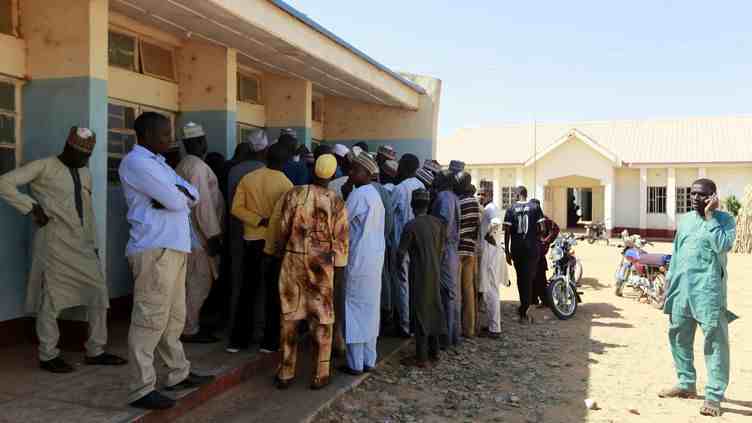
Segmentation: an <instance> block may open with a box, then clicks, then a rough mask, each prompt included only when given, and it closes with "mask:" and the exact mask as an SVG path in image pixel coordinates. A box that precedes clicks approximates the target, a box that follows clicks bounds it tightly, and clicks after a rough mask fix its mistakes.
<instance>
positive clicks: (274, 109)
mask: <svg viewBox="0 0 752 423" xmlns="http://www.w3.org/2000/svg"><path fill="white" fill-rule="evenodd" d="M312 96H313V87H312V85H311V82H310V81H305V80H302V79H295V78H287V77H284V76H279V75H273V74H264V103H265V104H266V124H267V126H269V127H273V128H282V127H306V128H310V127H311V99H312V98H313V97H312Z"/></svg>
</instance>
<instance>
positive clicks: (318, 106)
mask: <svg viewBox="0 0 752 423" xmlns="http://www.w3.org/2000/svg"><path fill="white" fill-rule="evenodd" d="M311 119H312V120H313V121H314V122H319V123H321V122H323V121H324V99H323V98H321V97H318V98H314V99H313V101H312V102H311Z"/></svg>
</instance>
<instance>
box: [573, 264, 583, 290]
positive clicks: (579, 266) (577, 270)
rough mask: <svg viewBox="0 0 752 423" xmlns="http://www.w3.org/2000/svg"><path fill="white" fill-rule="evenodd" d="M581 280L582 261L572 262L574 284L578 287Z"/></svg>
mask: <svg viewBox="0 0 752 423" xmlns="http://www.w3.org/2000/svg"><path fill="white" fill-rule="evenodd" d="M581 280H582V261H580V260H579V259H577V261H575V262H574V283H575V284H577V285H579V284H580V281H581Z"/></svg>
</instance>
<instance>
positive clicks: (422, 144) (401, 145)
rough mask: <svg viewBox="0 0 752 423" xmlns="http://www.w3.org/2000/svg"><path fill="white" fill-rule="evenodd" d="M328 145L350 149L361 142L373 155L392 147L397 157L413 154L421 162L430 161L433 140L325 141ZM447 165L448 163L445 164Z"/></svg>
mask: <svg viewBox="0 0 752 423" xmlns="http://www.w3.org/2000/svg"><path fill="white" fill-rule="evenodd" d="M324 142H325V143H327V144H331V145H334V144H343V145H345V146H347V147H348V148H350V147H352V146H353V145H355V144H357V143H359V142H365V143H366V144H368V148H369V149H370V151H371V152H372V153H375V152H376V150H377V149H378V148H379V146H381V145H391V146H392V147H394V150H395V151H397V157H398V158H399V156H401V155H403V154H405V153H411V154H415V155H416V156H418V158H419V159H420V161H421V162H423V160H425V159H430V158H432V157H431V146H432V141H431V140H347V141H344V140H337V141H330V140H325V141H324ZM443 164H446V163H443Z"/></svg>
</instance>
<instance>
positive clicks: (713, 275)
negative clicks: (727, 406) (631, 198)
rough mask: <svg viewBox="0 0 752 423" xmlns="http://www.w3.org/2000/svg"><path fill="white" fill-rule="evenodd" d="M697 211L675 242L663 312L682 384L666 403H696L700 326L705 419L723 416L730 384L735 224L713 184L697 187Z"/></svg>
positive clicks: (686, 218) (703, 182)
mask: <svg viewBox="0 0 752 423" xmlns="http://www.w3.org/2000/svg"><path fill="white" fill-rule="evenodd" d="M690 195H691V201H692V207H693V209H694V212H690V213H688V214H686V215H685V216H684V218H683V219H682V220H681V222H680V223H679V229H678V231H677V234H676V239H675V240H674V249H673V257H672V260H671V268H670V270H669V272H668V276H667V278H666V279H667V280H668V283H669V288H668V291H667V293H666V304H665V306H664V312H665V313H666V314H668V315H669V316H670V322H671V325H670V328H669V343H670V344H671V352H672V354H673V357H674V365H675V367H676V373H677V376H678V379H679V383H678V384H677V385H676V386H675V387H673V388H670V389H666V390H664V391H661V392H660V393H659V396H660V397H661V398H693V397H695V396H696V392H697V391H696V387H695V383H696V380H697V375H696V372H695V367H694V351H693V345H694V340H695V331H696V329H697V326H698V325H699V326H700V328H702V331H703V333H704V334H705V343H704V351H705V366H706V368H707V373H708V382H707V386H706V387H705V403H704V404H703V406H702V407H701V408H700V414H702V415H705V416H713V417H717V416H720V415H721V400H722V399H723V396H724V393H725V391H726V387H728V382H729V337H728V324H729V322H731V321H732V320H734V319H735V318H736V316H734V315H733V314H732V313H731V312H729V311H728V309H727V302H726V297H727V287H726V282H727V280H728V272H727V271H726V263H727V256H726V255H727V253H728V252H729V251H730V250H731V247H732V246H733V245H734V238H735V237H736V223H735V222H734V218H733V217H731V215H729V214H728V213H725V212H722V211H720V210H718V206H719V201H718V194H717V188H716V185H715V183H714V182H713V181H711V180H709V179H699V180H697V181H695V182H694V183H693V184H692V191H691V194H690Z"/></svg>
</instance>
